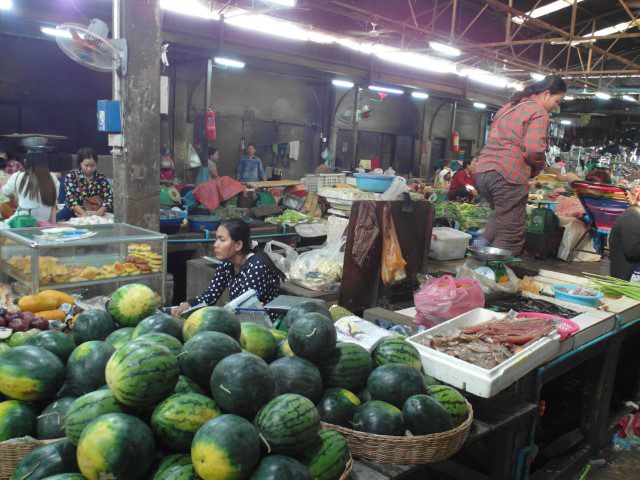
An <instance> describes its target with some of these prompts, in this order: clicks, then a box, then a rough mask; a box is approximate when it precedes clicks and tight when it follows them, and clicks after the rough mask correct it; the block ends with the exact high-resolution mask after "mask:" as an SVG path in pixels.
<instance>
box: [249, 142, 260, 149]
mask: <svg viewBox="0 0 640 480" xmlns="http://www.w3.org/2000/svg"><path fill="white" fill-rule="evenodd" d="M249 147H253V148H255V149H256V150H257V149H258V147H256V144H255V143H247V150H248V149H249Z"/></svg>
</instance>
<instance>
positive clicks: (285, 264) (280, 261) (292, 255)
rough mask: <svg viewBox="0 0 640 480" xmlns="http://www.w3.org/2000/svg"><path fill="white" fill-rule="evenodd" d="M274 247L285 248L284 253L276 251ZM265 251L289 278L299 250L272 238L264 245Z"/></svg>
mask: <svg viewBox="0 0 640 480" xmlns="http://www.w3.org/2000/svg"><path fill="white" fill-rule="evenodd" d="M274 247H276V248H278V249H281V250H283V253H280V252H275V251H274V250H273V248H274ZM264 253H265V254H266V255H268V256H269V258H270V259H271V261H272V262H273V263H274V264H275V266H276V267H278V268H279V269H280V271H281V272H282V273H284V274H285V275H286V276H287V278H288V277H289V272H290V271H291V265H293V264H294V262H295V261H296V260H297V259H298V252H296V251H295V250H294V249H293V247H291V246H289V245H287V244H285V243H282V242H276V241H274V240H272V241H270V242H267V244H266V245H265V246H264Z"/></svg>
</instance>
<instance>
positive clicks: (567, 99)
mask: <svg viewBox="0 0 640 480" xmlns="http://www.w3.org/2000/svg"><path fill="white" fill-rule="evenodd" d="M575 98H576V97H574V96H573V95H565V96H564V99H565V100H566V101H567V102H570V101H571V100H575Z"/></svg>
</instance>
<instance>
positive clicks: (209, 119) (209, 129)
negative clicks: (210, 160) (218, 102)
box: [204, 108, 216, 140]
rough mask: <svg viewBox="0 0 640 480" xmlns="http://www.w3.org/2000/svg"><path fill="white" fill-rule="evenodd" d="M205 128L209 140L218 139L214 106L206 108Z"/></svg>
mask: <svg viewBox="0 0 640 480" xmlns="http://www.w3.org/2000/svg"><path fill="white" fill-rule="evenodd" d="M204 129H205V138H206V139H207V140H215V139H216V114H215V112H214V111H213V108H206V109H205V110H204Z"/></svg>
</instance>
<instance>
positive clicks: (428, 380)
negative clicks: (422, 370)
mask: <svg viewBox="0 0 640 480" xmlns="http://www.w3.org/2000/svg"><path fill="white" fill-rule="evenodd" d="M441 383H442V382H440V380H438V379H437V378H434V377H431V376H429V375H425V376H424V386H425V388H426V389H429V387H434V386H436V385H441Z"/></svg>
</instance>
